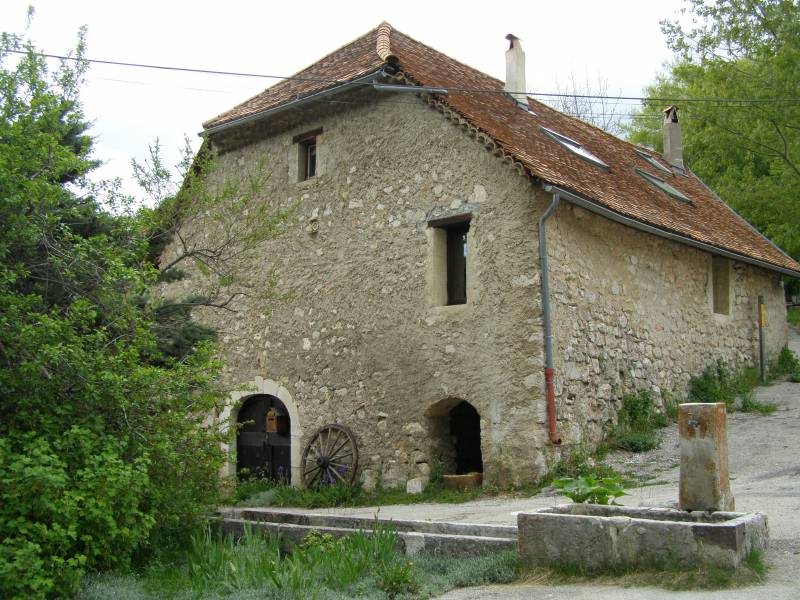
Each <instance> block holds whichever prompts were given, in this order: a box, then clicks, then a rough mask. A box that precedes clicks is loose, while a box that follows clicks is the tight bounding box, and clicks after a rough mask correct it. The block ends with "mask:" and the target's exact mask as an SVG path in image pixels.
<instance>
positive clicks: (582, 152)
mask: <svg viewBox="0 0 800 600" xmlns="http://www.w3.org/2000/svg"><path fill="white" fill-rule="evenodd" d="M540 129H541V130H542V131H543V132H544V133H546V134H547V135H548V136H549V137H550V138H552V139H554V140H555V141H557V142H558V143H559V144H561V145H562V146H564V148H566V149H567V150H569V151H570V152H572V153H573V154H576V155H578V156H579V157H580V158H582V159H583V160H585V161H587V162H590V163H592V164H593V165H595V166H598V167H600V168H602V169H609V168H610V167H609V166H608V165H607V164H606V163H604V162H603V161H602V160H600V159H599V158H598V157H596V156H595V155H594V154H592V153H591V152H589V151H588V150H587V149H586V148H584V147H583V146H581V145H580V144H579V143H578V142H576V141H575V140H573V139H571V138H568V137H567V136H565V135H561V134H560V133H556V132H555V131H552V130H551V129H547V128H546V127H540Z"/></svg>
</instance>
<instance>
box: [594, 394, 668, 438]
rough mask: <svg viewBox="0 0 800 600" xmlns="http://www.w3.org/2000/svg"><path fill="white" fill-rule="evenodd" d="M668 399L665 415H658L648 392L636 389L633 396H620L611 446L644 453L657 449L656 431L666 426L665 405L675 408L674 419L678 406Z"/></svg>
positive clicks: (664, 413)
mask: <svg viewBox="0 0 800 600" xmlns="http://www.w3.org/2000/svg"><path fill="white" fill-rule="evenodd" d="M671 398H672V396H671V395H670V396H668V399H669V401H670V404H667V401H666V399H665V403H664V405H665V412H663V413H662V412H659V411H658V410H657V409H656V406H655V403H654V401H653V393H652V392H651V391H650V390H639V391H638V392H637V393H636V394H625V395H624V396H623V397H622V409H621V410H620V411H619V426H618V427H617V429H616V430H615V431H614V432H613V433H612V434H611V436H610V443H612V444H613V445H614V446H616V447H618V448H622V449H623V450H628V451H630V452H647V451H648V450H652V449H653V448H656V447H657V446H658V433H657V432H656V430H657V429H658V428H661V427H666V426H667V425H669V422H670V421H669V417H668V415H667V414H666V410H667V406H672V405H674V410H673V409H672V408H670V409H669V410H671V411H673V412H674V413H675V414H676V416H677V404H675V403H674V402H673V401H672V400H671Z"/></svg>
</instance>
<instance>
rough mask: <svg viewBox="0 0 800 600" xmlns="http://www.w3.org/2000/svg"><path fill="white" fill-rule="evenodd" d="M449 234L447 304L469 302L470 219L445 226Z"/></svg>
mask: <svg viewBox="0 0 800 600" xmlns="http://www.w3.org/2000/svg"><path fill="white" fill-rule="evenodd" d="M444 230H445V233H446V234H447V304H448V305H450V304H466V303H467V232H468V231H469V221H467V222H462V223H455V224H453V225H448V226H447V227H444Z"/></svg>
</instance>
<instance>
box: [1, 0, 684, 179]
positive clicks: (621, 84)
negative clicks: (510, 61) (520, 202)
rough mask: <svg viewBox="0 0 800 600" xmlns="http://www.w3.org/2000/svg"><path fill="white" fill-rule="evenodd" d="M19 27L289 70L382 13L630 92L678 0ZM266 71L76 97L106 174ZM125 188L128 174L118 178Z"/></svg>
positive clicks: (572, 0) (134, 5)
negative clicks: (514, 49)
mask: <svg viewBox="0 0 800 600" xmlns="http://www.w3.org/2000/svg"><path fill="white" fill-rule="evenodd" d="M28 4H30V2H28V1H19V0H3V1H2V2H0V23H2V30H4V31H14V32H22V31H23V30H24V27H25V21H26V9H27V6H28ZM34 6H35V8H36V16H35V18H34V21H33V26H32V27H31V29H30V30H29V32H28V36H29V37H30V38H31V39H32V40H33V41H34V42H35V43H36V45H37V46H38V47H39V48H40V49H41V50H43V51H45V52H48V53H52V54H63V53H65V52H66V51H68V50H69V49H70V47H72V46H73V45H74V42H75V39H76V32H77V30H78V28H79V27H80V26H81V25H86V26H87V27H88V36H87V46H88V50H87V57H88V58H96V59H103V60H115V61H123V62H137V63H149V64H157V65H168V66H181V67H191V68H202V69H212V70H223V71H245V72H253V73H262V74H269V75H291V74H293V73H295V72H297V71H299V70H300V69H302V68H304V67H306V66H308V65H309V64H310V63H312V62H314V61H315V60H317V59H318V58H320V57H322V56H323V55H324V54H327V53H328V52H330V51H332V50H334V49H336V48H338V47H339V46H342V45H343V44H345V43H347V42H349V41H351V40H353V39H354V38H356V37H359V36H360V35H361V34H363V33H365V32H366V31H368V30H370V29H372V28H373V27H375V26H377V25H378V24H379V23H380V22H381V21H383V20H386V21H389V22H390V23H391V24H392V25H393V26H394V27H395V28H396V29H399V30H401V31H403V32H404V33H407V34H408V35H410V36H412V37H414V38H416V39H418V40H419V41H421V42H424V43H426V44H428V45H430V46H433V47H435V48H437V49H438V50H440V51H442V52H444V53H446V54H448V55H450V56H452V57H453V58H456V59H458V60H460V61H462V62H464V63H467V64H469V65H471V66H473V67H475V68H477V69H480V70H482V71H484V72H486V73H489V74H490V75H493V76H495V77H497V78H499V79H504V78H505V50H506V48H507V44H508V42H506V40H505V39H504V38H505V35H506V34H507V33H514V34H515V35H516V36H517V37H519V38H521V39H522V45H523V49H524V50H525V52H526V55H527V80H528V86H527V87H528V91H530V92H552V91H555V90H556V87H557V82H560V83H561V85H562V87H563V85H564V84H565V83H566V81H567V80H568V79H569V76H570V73H575V74H576V75H577V76H578V77H579V78H581V79H583V78H584V77H585V76H586V75H587V74H588V76H589V78H590V79H592V80H595V81H596V80H597V78H598V77H599V78H602V79H604V80H607V82H608V93H613V94H616V93H617V92H619V91H621V92H622V94H623V95H634V96H636V95H640V94H641V93H642V89H643V88H644V86H646V85H647V84H649V83H651V82H652V81H653V79H654V77H655V75H656V74H657V73H658V72H660V71H661V70H662V69H663V65H664V63H665V62H666V61H669V60H670V58H671V53H670V52H669V50H668V48H667V47H666V44H665V42H664V36H663V35H662V34H661V31H660V27H659V22H660V21H661V20H662V19H665V18H673V17H676V16H677V15H678V11H679V9H680V7H681V6H682V2H681V0H660V1H658V2H653V1H644V0H638V1H636V0H616V1H614V0H608V1H606V2H598V1H596V0H594V1H592V0H560V1H557V2H542V1H530V0H529V1H527V2H496V3H494V2H488V3H484V2H481V3H477V2H475V3H466V2H459V3H452V2H431V1H430V0H428V1H425V2H417V1H409V0H406V1H405V2H403V3H399V2H398V3H392V4H389V3H386V2H374V1H372V2H345V1H342V0H340V1H338V2H335V1H330V0H328V1H325V2H316V1H311V0H304V1H302V2H266V1H263V0H262V1H260V2H245V1H241V0H225V1H219V0H217V1H214V2H206V1H202V0H195V1H194V2H184V1H177V0H175V1H170V0H161V1H159V2H155V1H152V0H137V1H136V2H114V1H109V0H106V1H104V2H99V1H91V2H90V1H81V0H70V1H68V2H66V1H64V0H38V2H36V3H35V4H34ZM274 82H275V80H269V79H252V78H243V77H225V76H216V75H213V76H212V75H190V74H183V73H175V72H160V71H154V70H146V69H135V68H125V67H118V66H104V65H93V66H92V67H91V69H90V71H89V75H88V81H87V85H86V87H85V89H84V91H83V94H82V98H83V102H84V107H85V112H86V114H87V116H88V117H89V118H90V119H92V120H93V121H94V127H93V129H92V133H93V134H94V135H95V136H96V138H97V144H96V155H97V157H98V158H100V159H102V160H104V161H105V165H104V166H103V167H102V168H101V170H100V175H102V176H104V177H116V176H120V177H129V175H130V161H131V158H132V157H139V158H142V157H143V156H144V155H145V154H146V149H147V145H148V143H150V142H152V141H153V140H155V139H156V138H160V140H161V142H162V144H163V146H164V148H165V150H167V151H168V152H167V157H168V158H169V159H170V161H171V162H176V161H177V157H178V152H177V148H178V147H180V146H181V145H182V139H183V136H184V135H188V136H190V137H191V138H192V140H193V141H194V143H197V141H196V140H197V139H198V138H197V133H198V132H199V131H200V130H201V129H202V126H201V123H202V122H203V121H204V120H207V119H209V118H211V117H213V116H215V115H217V114H219V113H220V112H223V111H224V110H226V109H228V108H230V107H232V106H233V105H235V104H238V103H239V102H241V101H242V100H245V99H246V98H248V97H250V96H252V95H254V94H256V93H258V92H259V91H260V90H262V89H264V88H265V87H268V86H269V85H272V84H273V83H274ZM126 188H128V189H132V187H129V186H126Z"/></svg>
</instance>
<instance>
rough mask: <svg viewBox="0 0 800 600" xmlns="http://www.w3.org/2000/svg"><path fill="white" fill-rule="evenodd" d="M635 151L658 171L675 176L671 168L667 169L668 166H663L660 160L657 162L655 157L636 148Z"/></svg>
mask: <svg viewBox="0 0 800 600" xmlns="http://www.w3.org/2000/svg"><path fill="white" fill-rule="evenodd" d="M633 151H634V152H636V154H638V155H639V156H641V157H642V158H643V159H645V160H646V161H647V162H649V163H650V164H651V165H652V166H654V167H655V168H656V169H659V170H661V171H663V172H664V173H666V174H667V175H673V174H674V173H673V172H672V170H671V169H670V168H669V167H666V166H664V165H662V164H661V163H660V162H659V161H658V160H656V158H655V157H654V156H650V155H649V154H648V153H647V152H644V151H642V150H637V149H636V148H634V149H633Z"/></svg>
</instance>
